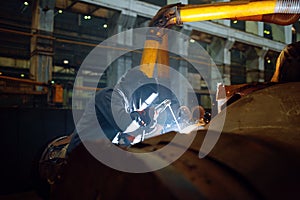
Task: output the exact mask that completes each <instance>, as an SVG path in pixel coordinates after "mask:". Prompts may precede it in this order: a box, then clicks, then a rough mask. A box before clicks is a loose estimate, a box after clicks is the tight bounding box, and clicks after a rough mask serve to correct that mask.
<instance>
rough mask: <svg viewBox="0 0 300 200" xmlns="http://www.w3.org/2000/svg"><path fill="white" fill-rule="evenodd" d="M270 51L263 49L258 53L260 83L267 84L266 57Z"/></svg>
mask: <svg viewBox="0 0 300 200" xmlns="http://www.w3.org/2000/svg"><path fill="white" fill-rule="evenodd" d="M268 51H269V48H267V47H263V48H262V49H260V50H259V51H258V52H257V55H258V56H259V57H258V70H259V78H258V82H265V57H266V55H267V53H268Z"/></svg>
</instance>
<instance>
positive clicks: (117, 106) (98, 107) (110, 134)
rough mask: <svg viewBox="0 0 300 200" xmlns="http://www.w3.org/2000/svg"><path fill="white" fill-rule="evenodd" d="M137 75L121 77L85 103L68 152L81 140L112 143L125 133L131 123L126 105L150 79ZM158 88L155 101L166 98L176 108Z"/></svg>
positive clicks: (166, 92)
mask: <svg viewBox="0 0 300 200" xmlns="http://www.w3.org/2000/svg"><path fill="white" fill-rule="evenodd" d="M139 73H141V72H139V71H133V72H131V75H128V76H127V77H125V78H124V77H123V78H122V80H121V82H120V84H118V85H117V86H116V87H115V88H114V89H113V88H105V89H103V90H100V91H99V92H97V93H96V94H95V97H94V98H92V99H91V101H90V102H89V103H88V105H87V107H86V109H85V111H84V113H83V116H82V117H81V119H80V120H79V122H78V123H77V125H76V129H75V131H74V132H75V133H74V136H73V137H72V140H71V142H70V145H69V149H68V152H70V151H71V150H72V149H73V148H74V147H76V146H77V145H78V144H80V143H81V140H90V141H93V140H98V139H101V138H103V137H107V138H108V139H109V140H111V141H112V140H113V139H114V137H115V136H116V135H117V133H118V132H124V131H125V130H126V128H127V127H128V126H129V125H130V124H131V123H132V118H131V117H130V106H129V102H130V97H132V95H133V93H134V91H135V90H136V89H137V88H139V87H141V86H142V85H144V84H145V83H146V82H148V83H149V80H146V79H149V78H148V77H143V76H142V75H139ZM137 77H139V78H137ZM152 81H153V80H152ZM150 82H151V81H150ZM160 88H161V89H160V92H159V93H161V94H160V95H159V98H158V99H157V101H158V102H161V101H163V100H164V99H166V98H169V99H173V102H172V105H173V106H172V107H173V108H174V106H178V104H176V103H174V102H177V99H176V100H174V98H175V97H174V95H173V93H172V92H171V91H170V90H169V89H167V88H165V87H163V86H162V87H160ZM95 113H96V115H95ZM78 133H79V134H78ZM79 135H80V138H79Z"/></svg>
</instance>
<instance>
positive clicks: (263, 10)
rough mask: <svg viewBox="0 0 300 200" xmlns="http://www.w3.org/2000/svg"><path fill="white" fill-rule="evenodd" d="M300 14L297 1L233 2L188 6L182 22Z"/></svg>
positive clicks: (184, 9) (181, 15)
mask: <svg viewBox="0 0 300 200" xmlns="http://www.w3.org/2000/svg"><path fill="white" fill-rule="evenodd" d="M274 13H282V14H300V2H299V1H296V0H265V1H239V2H236V1H233V2H224V3H216V4H209V5H200V6H199V5H197V6H195V5H191V6H190V5H187V6H183V7H181V8H180V21H181V22H182V23H184V22H195V21H203V20H214V19H226V18H240V17H249V16H255V15H266V14H274Z"/></svg>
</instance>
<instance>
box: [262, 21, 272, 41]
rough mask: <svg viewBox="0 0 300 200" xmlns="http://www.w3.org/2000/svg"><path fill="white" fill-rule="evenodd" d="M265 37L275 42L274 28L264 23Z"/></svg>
mask: <svg viewBox="0 0 300 200" xmlns="http://www.w3.org/2000/svg"><path fill="white" fill-rule="evenodd" d="M264 37H265V38H268V39H270V40H273V33H272V26H271V25H270V24H266V23H264Z"/></svg>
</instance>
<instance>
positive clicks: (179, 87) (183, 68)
mask: <svg viewBox="0 0 300 200" xmlns="http://www.w3.org/2000/svg"><path fill="white" fill-rule="evenodd" d="M180 31H181V32H182V33H183V34H185V35H187V36H189V35H190V34H191V31H192V30H191V29H188V27H185V26H184V27H183V28H182V29H181V30H180ZM189 43H190V42H189V40H185V38H177V41H172V43H170V44H169V48H170V49H171V51H172V49H175V48H176V51H175V50H174V52H178V53H179V56H188V50H189ZM177 63H178V71H177V73H178V72H179V73H180V74H181V75H182V78H185V79H188V61H186V60H184V58H183V57H182V59H179V60H178V61H177ZM170 77H171V79H170V82H171V83H170V84H171V88H172V90H173V91H177V94H179V97H178V98H179V101H180V102H181V103H182V104H183V105H189V104H188V92H189V91H188V88H187V85H186V84H181V83H184V82H183V81H181V78H180V76H178V74H172V71H171V73H170Z"/></svg>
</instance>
